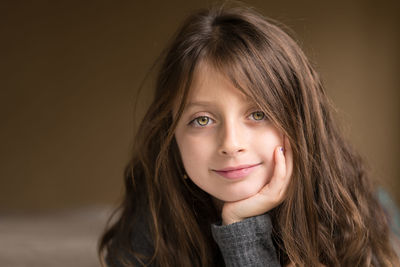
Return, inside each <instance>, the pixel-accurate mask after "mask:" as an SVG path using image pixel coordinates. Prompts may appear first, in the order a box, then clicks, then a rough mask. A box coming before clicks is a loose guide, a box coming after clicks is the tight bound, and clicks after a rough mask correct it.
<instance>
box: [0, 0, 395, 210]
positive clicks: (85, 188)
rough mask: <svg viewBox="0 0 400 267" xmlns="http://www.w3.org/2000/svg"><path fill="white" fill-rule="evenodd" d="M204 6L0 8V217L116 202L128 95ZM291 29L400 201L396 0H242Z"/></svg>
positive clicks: (125, 147)
mask: <svg viewBox="0 0 400 267" xmlns="http://www.w3.org/2000/svg"><path fill="white" fill-rule="evenodd" d="M211 2H212V1H183V0H182V1H176V0H175V1H76V2H74V1H11V0H9V1H1V3H0V34H1V42H0V55H1V56H0V122H1V126H0V127H1V128H0V129H1V130H0V140H1V150H0V151H1V152H0V210H3V211H15V210H18V211H39V210H54V209H58V210H60V209H66V208H76V207H82V206H89V205H104V204H114V203H116V201H117V200H118V199H119V197H120V194H121V192H122V173H123V167H124V165H125V163H126V162H127V160H128V157H129V149H130V145H131V141H132V136H133V125H134V123H133V113H134V108H133V105H134V102H135V91H136V89H137V88H138V86H139V84H140V82H141V81H142V80H143V78H144V76H145V74H146V72H147V71H148V69H149V68H150V66H151V64H152V62H153V61H154V60H155V58H156V57H157V55H158V54H159V53H160V51H161V49H162V48H163V47H164V45H165V44H166V42H167V40H168V38H169V37H170V36H171V34H172V33H173V32H174V31H175V29H176V27H177V25H178V24H179V23H180V22H181V21H182V19H183V18H184V17H186V16H187V15H188V14H189V13H190V12H191V11H192V10H194V9H197V8H200V7H204V6H208V5H209V4H210V3H211ZM245 2H246V3H249V4H250V5H252V6H255V7H256V8H258V9H259V10H260V11H261V12H262V13H263V14H265V15H267V16H269V17H272V18H275V19H277V20H279V21H281V22H283V23H285V24H287V25H288V26H289V27H291V28H292V29H294V31H295V32H296V33H297V36H298V38H299V40H300V43H301V45H302V46H303V47H304V49H305V51H306V53H307V54H308V55H309V57H310V58H311V59H312V61H313V62H315V64H316V66H317V69H318V70H319V72H320V73H321V75H322V77H323V79H324V81H325V85H326V87H327V92H328V94H329V96H330V97H331V98H332V99H333V102H334V103H335V105H336V107H337V108H338V110H339V118H340V120H341V121H342V122H343V125H344V128H345V131H346V133H347V135H348V137H349V138H350V139H351V140H352V141H353V143H354V145H355V146H356V147H357V149H358V150H359V151H360V152H361V154H362V155H364V157H365V158H366V159H367V160H368V162H369V163H370V167H371V170H372V173H373V177H374V179H376V180H377V181H379V182H381V183H382V184H383V185H384V187H385V188H386V189H388V190H389V191H390V192H391V193H392V194H393V196H394V197H395V199H396V200H397V203H400V202H399V201H400V194H399V193H398V192H399V189H400V181H399V173H400V172H399V168H400V167H399V166H400V164H399V163H398V160H399V158H400V142H399V136H400V118H399V115H400V107H399V100H400V93H399V92H400V90H399V89H400V78H399V72H398V69H399V67H400V66H399V62H400V53H399V51H400V50H399V47H400V34H399V25H400V23H399V16H398V14H399V8H398V4H397V1H385V0H383V1H318V0H313V1H245Z"/></svg>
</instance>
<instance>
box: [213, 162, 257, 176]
mask: <svg viewBox="0 0 400 267" xmlns="http://www.w3.org/2000/svg"><path fill="white" fill-rule="evenodd" d="M259 165H261V163H257V164H245V165H239V166H233V167H226V168H223V169H220V170H213V171H214V172H216V173H217V174H219V175H221V176H223V177H225V178H228V179H239V178H243V177H246V176H248V175H249V174H250V173H251V172H252V171H253V170H254V169H255V168H256V167H258V166H259Z"/></svg>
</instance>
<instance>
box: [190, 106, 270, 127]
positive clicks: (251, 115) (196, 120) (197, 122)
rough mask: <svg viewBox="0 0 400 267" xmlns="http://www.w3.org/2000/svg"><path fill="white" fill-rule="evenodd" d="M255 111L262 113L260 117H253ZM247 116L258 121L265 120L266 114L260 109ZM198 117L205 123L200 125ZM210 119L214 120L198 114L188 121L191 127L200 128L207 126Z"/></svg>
mask: <svg viewBox="0 0 400 267" xmlns="http://www.w3.org/2000/svg"><path fill="white" fill-rule="evenodd" d="M256 113H260V114H262V118H261V119H255V118H254V114H256ZM248 117H251V120H253V121H256V122H260V121H264V120H266V115H265V113H264V112H262V111H259V110H257V111H254V112H252V113H251V114H250V115H249V116H248ZM200 119H207V122H206V124H204V125H201V124H200V123H199V120H200ZM210 121H211V122H213V121H214V120H213V119H211V118H210V117H209V116H199V117H196V118H194V119H193V120H191V121H190V122H189V125H192V126H193V127H201V128H203V127H206V126H208V125H209V124H210Z"/></svg>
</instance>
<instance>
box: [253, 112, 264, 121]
mask: <svg viewBox="0 0 400 267" xmlns="http://www.w3.org/2000/svg"><path fill="white" fill-rule="evenodd" d="M251 117H253V119H254V120H256V121H260V120H263V119H264V118H265V114H264V112H262V111H256V112H253V113H251Z"/></svg>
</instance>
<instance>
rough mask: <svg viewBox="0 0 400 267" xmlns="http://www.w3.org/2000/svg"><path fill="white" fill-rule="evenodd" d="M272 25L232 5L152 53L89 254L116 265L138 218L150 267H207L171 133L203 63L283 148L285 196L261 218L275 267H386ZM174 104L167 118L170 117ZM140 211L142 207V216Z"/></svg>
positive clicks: (201, 197) (298, 59)
mask: <svg viewBox="0 0 400 267" xmlns="http://www.w3.org/2000/svg"><path fill="white" fill-rule="evenodd" d="M282 28H283V26H281V25H279V24H278V23H277V22H274V21H272V20H270V19H267V18H264V17H263V16H262V15H260V14H258V13H257V12H255V11H254V10H252V9H249V8H244V7H213V8H210V9H208V10H202V11H199V12H197V13H194V14H193V15H191V16H190V17H189V18H188V19H187V20H186V21H185V22H184V23H183V26H182V27H181V28H180V29H179V31H178V32H177V34H176V36H175V38H174V39H173V41H172V43H171V44H170V45H169V46H168V47H167V49H166V50H165V51H164V54H163V61H162V64H161V67H160V70H159V72H158V77H157V80H156V85H155V96H154V100H153V102H152V104H151V105H150V107H149V109H148V111H147V113H146V115H145V117H144V119H143V120H142V122H141V124H140V127H139V129H138V132H137V134H136V137H135V142H134V150H133V156H132V159H131V161H130V162H129V164H128V166H127V168H126V171H125V190H126V191H125V196H124V199H123V202H122V204H121V206H120V211H121V212H120V215H119V217H118V219H117V220H116V221H115V222H114V223H113V224H112V225H111V227H109V228H108V230H106V232H105V233H104V234H103V236H102V238H101V240H100V244H99V253H100V257H101V259H104V254H105V253H107V255H108V257H110V258H115V259H118V260H119V261H120V262H122V263H126V264H128V261H129V257H134V258H135V259H136V260H137V261H138V262H141V263H143V265H145V262H144V257H143V255H140V254H138V253H137V251H134V248H133V247H132V238H133V237H134V236H135V235H138V233H137V232H135V227H134V225H135V223H134V222H135V221H136V220H137V218H138V216H143V218H144V220H145V222H146V225H147V226H148V227H149V233H150V235H151V236H150V239H151V242H152V246H153V247H154V254H153V256H152V257H151V258H150V259H147V263H152V264H155V265H157V266H216V265H218V264H220V263H217V262H215V259H216V258H218V257H219V254H218V253H219V252H218V248H217V245H216V244H215V242H214V241H213V239H212V236H211V230H210V227H209V225H210V223H211V222H215V221H217V220H218V218H219V214H218V212H217V210H216V209H215V207H214V205H213V203H212V199H211V197H210V196H209V195H208V194H207V193H205V192H203V191H202V190H201V189H199V188H198V187H197V186H195V185H194V184H193V183H192V182H191V181H190V179H186V180H185V179H182V177H183V175H184V168H183V164H182V161H181V158H180V154H179V150H178V147H177V144H176V141H175V137H174V131H175V128H176V125H177V122H178V121H179V118H180V116H181V114H182V112H183V110H184V108H185V105H186V100H187V96H188V92H189V90H190V87H191V83H192V81H193V77H194V75H195V73H196V69H197V67H198V66H199V64H200V62H205V64H207V65H209V66H212V67H213V68H215V69H216V70H217V71H219V72H220V73H222V74H223V75H225V76H226V77H227V78H229V80H230V81H231V82H232V84H233V85H234V86H235V87H236V88H238V89H239V90H241V91H243V92H244V93H245V94H246V95H247V96H249V97H250V98H251V99H253V100H254V101H255V103H256V104H257V105H258V106H259V107H260V109H262V111H264V112H265V113H266V115H267V116H268V118H269V119H270V120H271V121H272V123H273V124H274V125H275V126H276V127H277V128H278V129H280V130H281V131H282V132H283V133H284V134H285V135H286V136H287V137H288V139H289V141H290V144H291V147H292V149H293V164H294V166H293V174H292V178H291V182H290V185H289V188H288V193H287V198H286V199H285V201H284V202H283V203H282V204H281V205H280V206H278V207H277V208H275V209H273V210H271V211H270V214H271V217H272V220H273V240H274V243H275V245H276V249H277V253H278V257H279V260H280V262H281V264H288V263H290V262H292V263H293V264H294V265H296V266H320V265H321V264H323V265H326V266H395V265H396V266H398V259H397V257H396V255H395V253H394V252H393V249H392V248H391V245H390V242H389V232H388V226H387V221H386V218H385V216H384V213H383V211H382V208H381V207H380V205H379V203H378V202H377V200H376V198H375V196H374V187H373V185H372V182H371V181H370V179H369V177H368V176H367V174H366V171H365V169H364V166H363V163H362V160H361V159H360V157H359V156H358V155H357V154H356V153H355V152H354V151H353V149H352V148H351V147H350V145H349V144H348V142H346V141H345V140H344V139H343V137H342V135H341V133H340V131H339V129H338V127H337V126H336V123H335V122H334V118H333V115H332V114H333V112H332V110H333V109H332V106H331V104H330V102H329V100H328V98H327V96H326V94H325V92H324V88H323V85H322V83H321V80H320V78H319V76H318V74H317V73H316V72H315V70H314V68H313V67H312V66H311V64H310V62H309V61H308V59H307V58H306V56H305V55H304V53H303V51H302V50H301V49H300V48H299V46H298V45H297V44H296V42H295V41H294V40H293V38H291V37H290V36H289V34H287V33H286V32H285V31H283V30H282ZM176 105H178V108H177V109H176V110H177V111H176V114H173V109H174V107H176ZM143 207H144V208H143Z"/></svg>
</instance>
